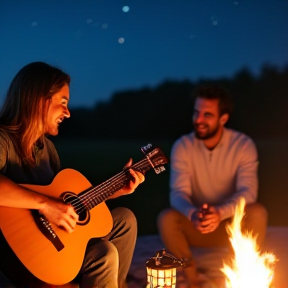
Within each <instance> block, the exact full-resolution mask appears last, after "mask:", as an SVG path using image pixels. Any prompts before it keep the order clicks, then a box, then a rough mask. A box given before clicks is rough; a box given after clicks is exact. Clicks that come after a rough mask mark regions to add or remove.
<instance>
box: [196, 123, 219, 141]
mask: <svg viewBox="0 0 288 288" xmlns="http://www.w3.org/2000/svg"><path fill="white" fill-rule="evenodd" d="M198 125H201V124H194V128H195V130H194V131H195V136H196V138H198V139H201V140H207V139H210V138H212V137H214V136H215V135H216V134H217V132H218V130H219V127H220V126H219V124H218V125H217V126H216V127H215V128H214V129H213V130H211V129H210V128H208V130H207V132H206V133H205V134H202V133H199V132H198V131H197V126H198ZM206 127H207V126H206Z"/></svg>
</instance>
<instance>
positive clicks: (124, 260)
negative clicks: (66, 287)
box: [0, 208, 137, 288]
mask: <svg viewBox="0 0 288 288" xmlns="http://www.w3.org/2000/svg"><path fill="white" fill-rule="evenodd" d="M111 214H112V217H113V228H112V230H111V232H110V233H109V234H108V235H107V236H106V237H105V238H93V239H91V240H90V241H89V242H88V245H87V249H86V254H85V257H84V261H83V265H82V267H81V270H80V272H79V274H78V275H77V277H76V279H75V280H76V281H77V282H79V286H80V288H104V287H105V288H117V287H119V288H123V287H126V276H127V274H128V271H129V268H130V265H131V260H132V256H133V252H134V248H135V243H136V237H137V223H136V219H135V216H134V214H133V213H132V212H131V211H130V210H128V209H126V208H116V209H114V210H112V211H111ZM0 232H1V231H0ZM0 255H1V256H0V269H1V271H2V272H3V273H4V274H5V275H6V276H7V277H8V278H9V279H10V280H11V281H12V282H13V283H14V285H15V286H16V287H19V288H24V287H25V288H26V287H29V288H39V287H45V283H43V282H41V281H40V280H38V279H37V278H35V277H34V276H33V275H32V274H31V273H30V272H29V271H28V270H27V269H26V267H25V266H24V265H23V264H22V263H21V262H20V261H19V260H18V258H17V257H16V256H15V254H14V253H13V252H12V250H11V248H10V247H9V245H8V244H7V242H6V240H5V239H4V237H3V235H2V233H1V234H0ZM31 257H33V255H31Z"/></svg>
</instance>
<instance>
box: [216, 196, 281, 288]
mask: <svg viewBox="0 0 288 288" xmlns="http://www.w3.org/2000/svg"><path fill="white" fill-rule="evenodd" d="M244 207H245V200H244V198H241V199H240V201H239V203H238V204H237V206H236V210H235V215H234V218H233V221H232V223H231V224H230V225H227V227H226V229H227V233H228V236H229V239H230V242H231V244H232V247H233V249H234V259H231V265H228V264H226V263H224V267H223V268H222V269H221V271H222V272H223V273H224V274H225V276H226V287H225V288H256V287H257V288H269V286H270V285H271V283H272V280H273V275H274V264H275V261H276V258H275V256H274V255H273V254H271V253H267V252H265V253H263V254H261V253H260V249H259V247H258V245H257V243H256V239H257V237H253V235H252V234H251V232H247V233H245V234H243V233H242V232H241V221H242V219H243V216H244Z"/></svg>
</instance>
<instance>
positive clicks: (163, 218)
mask: <svg viewBox="0 0 288 288" xmlns="http://www.w3.org/2000/svg"><path fill="white" fill-rule="evenodd" d="M180 215H181V214H180V213H179V212H178V211H177V210H175V209H173V208H167V209H165V210H163V211H162V212H160V214H159V215H158V217H157V226H158V229H160V228H161V227H165V226H167V225H171V224H172V223H173V222H175V221H177V219H178V218H179V216H180Z"/></svg>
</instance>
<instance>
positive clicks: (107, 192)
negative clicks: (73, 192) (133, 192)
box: [78, 158, 152, 210]
mask: <svg viewBox="0 0 288 288" xmlns="http://www.w3.org/2000/svg"><path fill="white" fill-rule="evenodd" d="M130 168H132V169H133V170H136V171H139V172H141V173H143V174H145V172H146V171H148V170H149V169H151V168H152V166H151V163H150V161H149V160H148V159H147V158H146V159H143V160H141V161H139V162H137V163H135V164H134V165H132V166H130V167H128V168H125V169H123V170H122V171H121V172H120V173H118V174H116V175H115V176H113V177H111V178H109V179H108V180H106V181H105V182H103V183H101V184H99V185H97V186H94V187H92V188H90V189H89V190H87V191H84V192H82V193H80V194H79V195H78V196H79V198H80V200H81V202H83V203H84V204H85V207H86V208H87V209H89V210H91V209H92V208H94V207H95V206H96V205H98V204H100V203H101V202H103V201H105V200H107V199H108V198H109V197H110V196H112V195H113V194H114V193H115V192H117V191H119V190H121V189H122V188H123V187H125V186H126V185H127V184H128V183H129V181H130V180H132V176H131V174H130V172H129V169H130Z"/></svg>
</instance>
